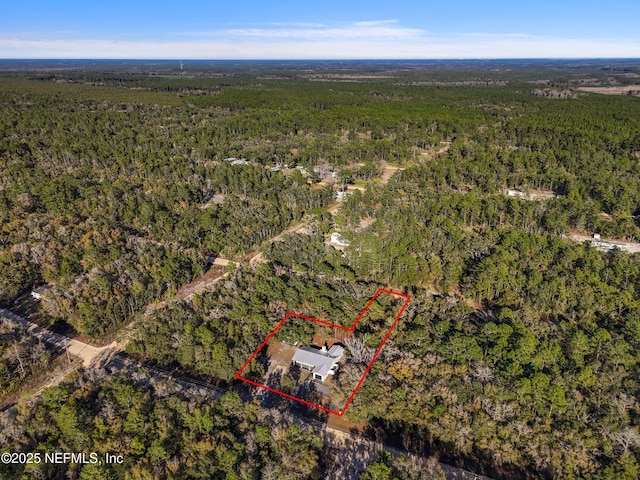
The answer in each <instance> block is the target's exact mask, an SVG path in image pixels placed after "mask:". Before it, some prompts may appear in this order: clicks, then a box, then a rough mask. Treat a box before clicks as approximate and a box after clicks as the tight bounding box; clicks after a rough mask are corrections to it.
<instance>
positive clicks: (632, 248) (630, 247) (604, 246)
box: [567, 233, 640, 253]
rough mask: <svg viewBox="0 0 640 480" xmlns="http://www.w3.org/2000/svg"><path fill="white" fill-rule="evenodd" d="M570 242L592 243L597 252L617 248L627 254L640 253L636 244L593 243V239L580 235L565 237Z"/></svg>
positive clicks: (617, 241)
mask: <svg viewBox="0 0 640 480" xmlns="http://www.w3.org/2000/svg"><path fill="white" fill-rule="evenodd" d="M567 238H570V239H571V240H575V241H576V242H580V243H582V242H592V244H593V246H594V247H596V248H598V249H599V250H611V249H613V248H619V249H620V250H624V251H625V252H629V253H640V243H636V242H624V241H622V240H606V239H602V240H596V241H595V242H594V239H593V237H589V236H587V235H580V234H577V233H573V234H570V235H568V236H567Z"/></svg>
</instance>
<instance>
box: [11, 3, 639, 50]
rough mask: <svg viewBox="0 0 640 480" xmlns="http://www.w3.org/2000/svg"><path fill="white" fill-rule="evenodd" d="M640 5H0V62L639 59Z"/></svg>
mask: <svg viewBox="0 0 640 480" xmlns="http://www.w3.org/2000/svg"><path fill="white" fill-rule="evenodd" d="M638 19H640V1H639V0H633V1H631V0H610V1H608V2H605V1H604V0H600V1H597V2H596V1H590V0H583V1H574V0H570V1H562V0H555V1H551V0H537V1H535V2H532V1H528V2H522V1H519V0H511V1H498V0H489V1H483V0H475V1H468V0H451V1H443V0H441V1H437V2H436V1H431V0H423V1H417V0H388V1H379V0H368V1H359V0H358V1H348V0H342V1H334V0H325V1H322V2H319V1H315V0H298V1H289V0H285V1H278V0H271V1H268V0H263V1H243V0H237V1H234V0H227V1H225V2H220V1H216V0H210V1H192V2H190V1H178V0H172V1H166V0H156V1H153V2H151V1H146V0H145V1H136V0H127V1H122V0H105V1H102V2H99V1H95V2H94V1H91V0H84V1H71V0H56V1H51V0H48V1H30V0H21V1H5V2H3V5H2V6H0V58H149V59H151V58H166V59H185V60H186V59H305V58H322V59H330V58H336V59H343V58H347V59H349V58H364V59H366V58H399V59H402V58H541V57H544V58H576V57H587V58H589V57H640V27H639V26H638Z"/></svg>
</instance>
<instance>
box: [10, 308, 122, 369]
mask: <svg viewBox="0 0 640 480" xmlns="http://www.w3.org/2000/svg"><path fill="white" fill-rule="evenodd" d="M0 317H1V318H3V319H6V320H7V321H10V322H13V323H16V324H20V325H22V326H24V327H25V328H26V329H27V331H28V332H29V333H30V334H31V335H33V336H35V337H38V338H39V339H40V340H42V341H43V342H46V343H49V344H51V345H54V346H56V347H59V348H62V349H64V350H67V351H68V352H69V353H70V354H71V355H76V356H77V357H80V358H81V359H82V362H83V364H84V366H85V367H89V366H90V365H91V364H92V363H93V362H94V361H95V360H96V359H97V358H98V357H100V356H101V355H102V354H104V353H107V352H110V351H113V350H115V349H117V346H118V345H117V343H116V342H112V343H111V344H109V345H107V346H104V347H94V346H93V345H89V344H88V343H84V342H81V341H79V340H75V339H73V338H69V337H65V336H64V335H59V334H57V333H53V332H51V331H49V330H46V329H44V328H42V327H40V326H38V325H36V324H35V323H32V322H30V321H29V320H27V319H25V318H22V317H21V316H19V315H16V314H15V313H13V312H10V311H9V310H6V309H4V308H3V309H0Z"/></svg>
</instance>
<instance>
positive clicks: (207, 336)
mask: <svg viewBox="0 0 640 480" xmlns="http://www.w3.org/2000/svg"><path fill="white" fill-rule="evenodd" d="M639 77H640V67H639V66H638V65H637V64H635V63H632V62H629V63H623V62H620V63H619V64H616V63H615V62H614V64H613V66H612V65H608V64H607V65H603V64H590V63H587V62H583V63H580V62H577V63H575V64H569V63H561V62H557V63H550V64H543V63H539V64H536V63H532V64H529V63H524V62H523V63H517V62H513V63H508V64H500V63H495V64H494V63H491V62H487V63H483V62H477V63H474V64H464V63H455V62H453V63H450V64H445V63H436V64H429V63H424V64H420V63H415V64H414V63H407V64H402V63H397V64H396V63H389V64H383V63H381V64H366V63H363V64H347V65H343V64H333V63H331V62H328V63H319V64H311V65H310V64H295V63H292V64H289V65H285V66H280V67H277V66H274V65H271V64H264V65H261V64H253V63H250V64H245V65H225V64H217V65H216V64H214V65H210V66H204V65H197V64H195V63H194V64H192V65H188V64H187V65H186V69H185V71H182V72H181V71H177V70H176V68H175V66H170V65H154V66H146V67H141V69H140V70H136V71H128V70H126V69H124V68H121V67H117V66H115V65H107V64H105V65H102V66H100V67H94V68H93V69H91V70H90V69H80V68H75V67H70V68H69V69H59V70H56V71H44V70H43V71H38V72H34V71H29V70H21V69H20V68H18V69H15V70H13V71H4V72H2V74H1V75H0V104H1V107H0V108H1V109H2V111H3V115H2V116H1V117H0V132H2V135H1V136H0V138H1V143H0V162H2V166H3V169H2V170H1V171H0V235H1V236H0V239H1V240H0V303H3V304H4V305H5V306H8V307H10V306H11V304H12V302H13V301H14V299H16V298H17V297H18V296H19V295H20V294H21V293H23V292H26V291H29V289H32V288H34V287H36V286H38V285H41V284H48V285H50V286H51V287H52V289H51V290H49V291H48V292H47V293H46V294H45V295H44V296H43V298H42V301H41V305H40V315H41V317H42V319H43V320H44V321H49V322H52V321H55V320H58V321H65V322H68V323H69V324H70V325H71V326H73V327H74V328H75V329H77V330H78V331H79V332H81V333H83V334H85V335H87V336H90V337H96V338H99V337H102V336H104V335H106V334H117V333H118V332H119V330H120V329H121V327H123V326H124V325H129V326H130V329H131V332H132V333H129V339H130V341H129V344H128V346H127V351H128V353H129V354H130V355H132V356H133V358H136V359H141V360H144V361H146V362H150V364H153V365H157V366H161V367H163V368H171V369H178V371H180V372H186V373H188V374H189V375H191V376H194V377H198V378H201V379H208V380H211V381H214V382H217V383H218V384H219V385H223V386H224V387H225V388H228V389H229V390H230V393H228V394H226V395H225V396H223V397H222V398H220V399H219V400H216V401H213V402H203V401H202V400H201V399H198V398H197V397H195V398H186V397H182V396H180V395H178V394H170V395H169V394H167V395H164V394H160V393H158V392H154V391H152V390H150V389H149V386H148V385H146V384H144V383H135V382H133V383H132V382H131V381H130V380H127V379H126V378H124V377H113V378H111V377H107V376H105V374H104V373H101V374H99V373H96V372H97V371H90V372H92V373H85V374H83V375H84V376H83V375H81V374H78V375H79V376H78V377H77V378H75V379H73V380H72V381H71V382H69V383H66V384H64V385H63V386H59V387H55V388H54V389H50V390H47V391H45V393H44V394H43V396H42V398H41V399H40V400H37V401H35V402H33V403H25V404H21V405H20V406H19V409H18V413H17V414H16V413H15V412H14V413H13V414H12V415H14V416H13V417H7V416H5V417H3V420H2V421H3V422H5V424H7V425H8V424H11V425H13V427H12V428H13V430H7V432H13V433H6V434H4V438H5V441H3V444H4V443H5V442H6V444H7V445H13V446H16V447H18V448H20V449H21V451H33V450H34V448H35V447H36V446H37V445H40V446H41V447H38V448H41V450H42V451H47V449H48V450H52V449H55V448H58V447H59V446H60V445H63V444H64V448H66V449H67V450H71V451H82V450H86V451H94V450H96V449H98V450H100V449H102V450H105V451H107V450H109V449H111V450H113V448H114V446H115V445H119V446H120V450H119V451H121V452H126V453H128V454H129V455H130V460H129V461H128V463H127V464H126V465H125V466H122V467H113V468H114V469H111V470H109V469H106V470H108V471H106V470H105V471H104V472H97V471H95V472H93V471H92V470H91V469H92V468H95V467H88V466H87V467H85V468H82V469H76V470H71V471H70V475H72V478H98V477H97V475H104V478H110V477H109V475H116V477H117V478H120V477H122V476H123V475H124V474H125V472H127V473H128V474H130V475H132V478H135V477H136V476H137V477H138V478H145V477H144V476H145V475H147V476H149V475H151V476H153V477H156V478H169V477H173V478H288V477H286V476H285V474H288V475H290V476H291V478H322V476H323V475H325V476H326V475H327V474H328V473H326V472H328V471H330V469H329V466H328V465H327V464H326V463H325V461H324V460H323V458H324V453H323V452H324V450H323V449H326V448H327V445H324V446H323V442H322V440H320V439H319V438H317V437H315V436H314V434H313V432H311V431H309V430H305V428H304V427H301V426H299V425H297V424H296V420H295V419H294V418H293V417H287V420H286V421H284V422H283V423H282V427H281V428H279V429H278V431H277V432H276V431H274V430H273V428H272V424H271V423H270V422H273V419H272V418H271V416H273V415H283V413H282V412H283V411H284V412H287V411H288V408H289V407H290V404H287V403H286V402H284V403H280V404H279V406H278V408H275V407H273V406H272V405H269V404H268V401H267V400H264V399H263V403H262V404H261V403H260V402H259V401H258V400H256V401H255V402H247V401H245V400H243V399H244V398H245V397H244V396H245V395H247V394H251V392H252V391H249V390H247V387H246V385H239V382H236V381H234V380H233V377H234V374H235V372H236V371H237V370H238V369H239V368H240V367H241V366H242V365H243V364H244V362H245V361H246V360H247V358H249V356H250V355H251V353H252V352H253V351H255V349H256V348H257V347H258V346H259V345H260V343H261V342H262V341H263V340H264V338H265V337H266V336H267V335H268V334H269V332H271V331H272V330H273V328H274V326H275V325H276V324H277V323H278V322H279V321H280V320H281V319H282V318H283V317H284V315H286V313H287V312H290V311H295V312H300V313H303V314H305V315H308V316H312V317H315V318H320V319H327V320H331V321H332V322H334V323H340V324H343V325H349V324H351V322H352V321H353V319H354V318H355V317H357V315H358V313H359V312H360V311H361V310H362V307H363V306H364V305H365V304H366V302H367V301H368V299H369V298H371V296H372V294H373V293H374V292H375V291H376V290H377V289H378V288H380V287H388V288H392V289H393V290H397V291H402V292H404V293H406V294H409V295H411V297H412V300H411V302H410V304H409V305H408V307H407V309H406V311H405V313H404V315H403V316H402V317H401V319H400V321H399V322H398V325H397V327H396V329H395V330H394V331H393V333H392V335H391V337H390V339H389V341H388V343H387V344H386V345H385V347H384V349H383V350H382V352H381V354H380V358H379V361H376V362H375V363H374V364H373V368H372V370H371V372H370V373H369V375H368V377H367V379H366V381H365V382H364V383H363V385H362V388H361V389H360V390H359V392H358V394H357V395H356V396H355V398H354V400H353V403H352V404H351V405H350V407H349V409H348V410H347V413H346V415H345V419H346V421H348V422H351V423H352V424H353V425H354V426H355V425H357V426H358V428H359V429H360V430H361V431H362V432H363V433H372V432H374V433H375V434H376V435H377V437H378V438H383V439H386V440H387V441H389V442H393V443H395V444H396V445H399V446H402V447H403V448H406V449H407V450H410V451H412V452H414V453H417V454H419V455H422V456H424V457H429V456H432V455H439V456H440V458H441V460H443V461H446V462H448V463H454V464H458V465H463V466H467V467H468V468H469V469H471V468H473V469H475V470H476V471H478V472H480V471H482V472H483V473H486V474H488V475H489V476H493V477H494V478H512V477H513V476H517V477H521V478H543V479H552V478H567V479H571V478H585V479H592V480H595V479H623V478H628V479H635V478H638V476H639V475H640V403H639V399H640V354H639V352H640V290H639V289H638V285H639V284H640V283H639V282H640V257H639V256H638V255H637V254H630V253H628V252H625V251H622V250H619V249H613V250H611V251H600V250H598V249H596V248H595V247H594V246H593V245H592V244H591V243H589V242H584V243H580V242H576V241H574V240H572V239H571V236H572V235H577V234H583V235H592V234H593V233H600V234H601V235H602V237H605V238H610V239H617V240H626V241H630V242H633V241H635V242H637V241H640V222H639V220H638V218H640V108H639V107H640V99H639V98H636V97H633V96H631V95H617V96H616V95H599V94H594V93H587V92H584V91H582V90H579V87H582V86H585V85H586V86H588V85H604V86H606V85H619V84H628V83H629V82H632V81H633V79H634V78H635V79H636V80H635V81H636V82H637V81H638V80H637V78H639ZM234 160H235V161H234ZM285 164H286V165H287V167H286V168H285V167H284V165H285ZM390 166H392V167H393V168H394V170H393V171H395V174H394V175H393V176H390V178H384V180H383V172H387V171H388V168H389V167H390ZM294 167H299V168H298V169H296V168H294ZM303 172H304V173H303ZM330 172H334V174H333V175H331V173H330ZM327 178H333V179H332V180H331V181H328V180H327ZM334 182H335V183H334ZM347 187H357V188H351V189H350V190H349V195H348V196H347V198H346V199H345V200H344V201H343V202H340V203H339V205H340V207H339V208H337V209H336V208H329V207H330V206H332V205H333V206H335V204H334V194H335V191H334V190H336V189H338V188H342V189H346V188H347ZM507 189H516V190H517V191H518V192H522V194H521V195H520V194H519V195H516V196H510V195H507V194H506V191H507ZM529 194H532V195H529ZM536 195H537V196H536ZM296 224H300V225H304V226H305V227H306V228H305V229H304V230H303V231H300V232H298V233H291V234H287V235H284V236H283V237H282V238H278V239H277V240H278V241H272V240H273V239H274V238H275V237H276V236H278V234H279V233H280V232H282V231H283V230H284V229H285V228H287V227H290V226H292V225H296ZM334 232H340V234H341V235H342V237H343V238H345V239H348V243H347V244H346V246H345V247H340V248H337V247H336V246H335V244H333V245H332V244H331V243H330V242H329V241H328V238H329V236H330V234H331V233H334ZM258 250H260V251H262V252H263V259H262V261H260V262H252V263H249V262H248V261H247V259H248V258H249V256H251V255H253V254H255V252H257V251H258ZM218 255H222V256H225V257H226V258H230V259H232V260H234V261H235V265H236V266H235V267H234V268H231V267H230V268H229V270H228V274H227V276H226V277H225V278H223V279H221V281H220V282H218V283H216V284H215V286H214V287H212V288H210V289H209V290H208V291H205V292H202V293H198V294H196V295H194V296H193V297H191V298H189V299H186V300H181V301H174V302H172V301H170V299H171V297H172V296H173V295H174V294H175V293H176V291H177V290H178V289H179V288H180V287H181V286H182V285H184V284H186V283H188V282H190V281H192V280H194V279H196V278H198V277H199V276H200V275H202V274H203V273H204V272H206V270H207V269H208V268H209V262H210V259H211V258H212V257H215V256H218ZM160 300H164V301H166V305H164V306H163V307H161V308H157V309H155V310H153V311H152V312H147V313H146V314H145V313H144V311H145V308H146V307H147V305H149V304H150V303H153V302H158V301H160ZM6 328H8V327H6ZM20 335H22V334H19V333H17V332H9V331H6V332H4V333H3V334H2V336H0V341H1V342H2V347H0V348H2V350H0V352H2V361H3V364H2V367H1V368H2V371H3V372H4V373H3V374H4V378H3V379H0V381H2V382H5V384H6V385H11V384H13V383H19V381H20V378H19V377H20V375H17V373H16V372H17V369H19V368H20V367H19V365H18V364H17V361H16V355H17V354H16V353H15V352H19V351H21V350H20V348H24V349H26V348H27V347H21V345H22V344H23V343H24V342H28V340H27V339H25V338H22V337H21V336H20ZM25 345H27V344H26V343H25ZM29 345H30V344H29ZM29 348H31V347H29ZM24 351H26V350H24ZM42 355H45V353H44V350H43V353H42ZM29 358H31V360H32V364H29V365H28V366H27V367H24V370H25V372H22V373H24V374H25V376H26V375H27V374H28V373H29V368H31V369H32V370H33V369H36V368H38V366H39V365H40V363H38V362H43V361H46V359H45V360H43V358H45V357H43V356H37V355H36V356H33V358H32V357H29ZM351 358H353V356H352V357H351ZM251 368H255V369H258V370H257V371H254V372H249V373H251V374H252V375H254V376H256V377H259V376H260V375H262V374H264V372H263V371H260V370H259V369H260V368H261V366H260V364H259V363H256V364H255V366H252V367H251ZM348 370H349V369H348V368H347V369H346V372H345V373H347V374H348ZM96 375H97V376H96ZM345 378H346V377H345ZM122 392H128V393H126V395H128V397H127V398H122V397H123V395H125V394H124V393H122ZM235 392H237V393H235ZM256 395H257V393H256ZM241 396H242V399H241ZM67 397H68V398H69V399H70V400H69V401H66V400H63V398H67ZM264 402H267V403H264ZM107 404H108V405H107ZM276 410H277V411H278V412H279V413H276ZM136 412H137V413H136ZM132 415H134V416H136V418H135V419H134V418H131V419H130V418H129V417H131V416H132ZM43 419H51V420H43ZM323 420H324V419H323ZM36 425H39V426H38V427H37V428H36ZM14 430H15V431H14ZM3 431H4V430H3ZM24 432H28V435H27V434H25V433H24ZM79 432H81V433H79ZM248 437H250V438H251V439H252V440H251V441H250V442H248V441H246V440H245V439H246V438H248ZM74 442H75V443H74ZM78 442H79V443H78ZM292 445H298V446H300V448H301V449H302V450H300V451H296V452H295V454H296V456H295V458H293V459H292V458H290V457H289V456H291V455H294V452H293V451H292V448H293V447H292ZM301 452H304V455H303V454H302V453H301ZM205 457H206V460H205ZM301 457H304V460H302V459H301ZM405 460H406V459H404V460H403V459H402V458H399V457H392V456H385V455H383V456H381V457H380V458H379V459H374V461H371V462H366V463H369V465H368V466H367V467H365V468H364V469H363V471H362V472H361V473H362V476H361V478H365V479H367V478H372V479H373V478H376V479H391V478H420V476H419V474H418V473H416V471H414V470H411V468H409V466H408V465H409V463H407V462H406V461H405ZM285 464H286V465H291V468H292V470H291V471H290V472H284V471H283V470H282V465H285ZM38 468H44V466H42V467H38ZM60 468H62V467H60ZM117 468H120V470H117ZM434 468H435V467H434ZM327 469H329V470H327ZM85 470H87V471H86V472H85ZM436 470H437V469H436ZM6 471H7V472H9V473H8V474H9V475H10V474H13V473H15V472H17V470H15V471H14V470H11V471H9V470H6ZM265 472H270V473H268V474H266V473H265ZM323 472H325V473H323ZM26 474H27V475H31V476H36V475H41V476H42V475H44V476H45V477H46V476H49V477H52V476H55V475H62V474H63V470H62V469H61V470H60V471H56V472H53V471H50V472H48V471H44V470H40V473H35V471H34V472H32V473H29V472H27V473H26ZM225 475H226V477H225ZM269 475H271V476H269ZM430 475H431V476H427V477H424V478H433V477H435V476H436V475H439V473H438V472H436V471H435V470H434V471H432V472H431V473H430ZM26 478H30V477H26Z"/></svg>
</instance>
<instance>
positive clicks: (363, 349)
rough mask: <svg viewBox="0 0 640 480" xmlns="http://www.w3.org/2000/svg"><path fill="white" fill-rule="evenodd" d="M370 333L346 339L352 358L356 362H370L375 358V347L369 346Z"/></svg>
mask: <svg viewBox="0 0 640 480" xmlns="http://www.w3.org/2000/svg"><path fill="white" fill-rule="evenodd" d="M368 337H369V336H368V335H366V334H365V335H362V336H361V337H348V338H346V339H345V340H344V343H345V345H346V346H347V348H348V349H349V354H350V356H351V360H352V361H353V362H354V363H367V364H368V363H369V362H371V359H372V358H373V349H372V348H369V347H367V345H366V344H367V338H368Z"/></svg>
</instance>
